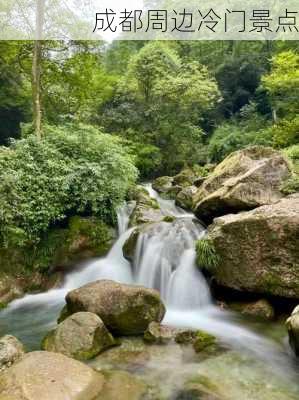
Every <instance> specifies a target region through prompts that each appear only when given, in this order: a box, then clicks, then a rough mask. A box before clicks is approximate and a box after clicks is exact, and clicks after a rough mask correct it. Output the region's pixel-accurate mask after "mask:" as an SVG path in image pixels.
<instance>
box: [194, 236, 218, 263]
mask: <svg viewBox="0 0 299 400" xmlns="http://www.w3.org/2000/svg"><path fill="white" fill-rule="evenodd" d="M196 253H197V265H198V266H199V267H200V268H206V269H212V268H215V267H217V265H218V264H219V255H218V254H217V253H216V250H215V246H214V244H213V241H212V240H211V239H208V238H204V239H201V240H199V241H198V242H197V244H196Z"/></svg>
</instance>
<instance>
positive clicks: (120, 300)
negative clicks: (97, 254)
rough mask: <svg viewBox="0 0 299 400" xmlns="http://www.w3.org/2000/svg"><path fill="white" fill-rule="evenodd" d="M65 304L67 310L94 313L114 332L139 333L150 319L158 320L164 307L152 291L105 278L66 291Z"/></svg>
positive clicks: (160, 318)
mask: <svg viewBox="0 0 299 400" xmlns="http://www.w3.org/2000/svg"><path fill="white" fill-rule="evenodd" d="M66 303H67V309H68V311H69V312H70V313H76V312H79V311H88V312H92V313H95V314H97V315H98V316H99V317H100V318H101V319H102V320H103V322H104V324H105V326H106V327H107V328H108V329H109V330H110V331H111V332H112V333H115V334H118V335H135V334H143V333H144V332H145V331H146V329H147V327H148V325H149V324H150V323H151V322H153V321H155V322H161V320H162V319H163V317H164V314H165V306H164V304H163V303H162V300H161V298H160V295H159V293H158V292H157V291H156V290H153V289H147V288H145V287H142V286H134V285H125V284H120V283H117V282H114V281H108V280H100V281H96V282H92V283H89V284H87V285H85V286H83V287H81V288H79V289H76V290H73V291H71V292H69V293H68V294H67V296H66Z"/></svg>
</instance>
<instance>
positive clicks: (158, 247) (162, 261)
mask: <svg viewBox="0 0 299 400" xmlns="http://www.w3.org/2000/svg"><path fill="white" fill-rule="evenodd" d="M204 232H205V230H204V228H203V227H202V226H201V225H200V224H199V223H198V221H196V220H194V219H193V218H190V217H180V218H177V219H176V220H175V221H174V222H172V223H167V222H161V223H156V224H154V225H152V227H150V228H149V229H147V231H146V232H145V233H140V234H139V237H138V241H137V247H136V253H135V258H134V263H133V271H134V280H135V282H136V283H138V284H141V285H143V286H146V287H150V288H153V289H157V290H158V291H159V292H160V294H161V296H162V298H163V300H164V301H165V303H166V305H167V306H179V307H180V308H182V307H183V308H184V307H187V308H188V307H201V306H205V305H207V304H210V303H211V298H210V293H209V288H208V285H207V283H206V280H205V279H204V277H203V276H202V274H201V273H200V271H199V270H198V268H197V267H196V265H195V247H194V246H195V241H196V240H197V239H199V238H200V237H201V236H203V235H204Z"/></svg>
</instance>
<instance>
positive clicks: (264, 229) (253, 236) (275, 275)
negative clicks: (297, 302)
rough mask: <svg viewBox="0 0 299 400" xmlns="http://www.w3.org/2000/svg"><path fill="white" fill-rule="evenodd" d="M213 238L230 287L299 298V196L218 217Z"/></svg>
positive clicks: (222, 278)
mask: <svg viewBox="0 0 299 400" xmlns="http://www.w3.org/2000/svg"><path fill="white" fill-rule="evenodd" d="M208 237H209V239H210V240H211V242H212V243H213V246H214V250H215V252H216V253H217V255H218V258H219V260H220V261H219V262H218V265H217V266H216V267H214V268H213V269H212V273H213V275H214V276H215V278H216V281H217V282H218V283H219V284H220V285H222V286H226V287H229V288H233V289H237V290H241V291H248V292H256V293H264V294H271V295H277V296H283V297H289V298H296V299H298V298H299V194H296V195H291V196H289V197H287V198H285V199H282V200H281V201H279V202H278V203H276V204H274V205H268V206H263V207H259V208H256V209H255V210H252V211H248V212H243V213H240V214H230V215H226V216H224V217H221V218H217V219H215V220H214V223H213V224H212V225H211V226H210V227H209V231H208Z"/></svg>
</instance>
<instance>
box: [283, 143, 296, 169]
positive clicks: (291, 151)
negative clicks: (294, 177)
mask: <svg viewBox="0 0 299 400" xmlns="http://www.w3.org/2000/svg"><path fill="white" fill-rule="evenodd" d="M284 154H285V155H286V156H287V157H288V159H289V160H290V161H291V164H292V167H293V171H294V172H295V173H297V174H299V144H297V145H294V146H291V147H288V148H286V149H285V150H284Z"/></svg>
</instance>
